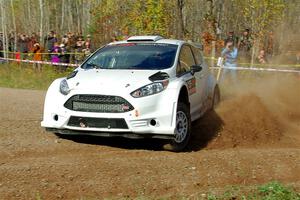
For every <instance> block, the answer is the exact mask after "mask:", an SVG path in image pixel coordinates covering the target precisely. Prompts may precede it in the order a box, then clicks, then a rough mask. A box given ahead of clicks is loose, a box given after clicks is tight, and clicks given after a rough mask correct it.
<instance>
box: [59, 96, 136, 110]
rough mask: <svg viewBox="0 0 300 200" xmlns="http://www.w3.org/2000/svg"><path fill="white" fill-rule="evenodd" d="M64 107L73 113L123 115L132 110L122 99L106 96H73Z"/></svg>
mask: <svg viewBox="0 0 300 200" xmlns="http://www.w3.org/2000/svg"><path fill="white" fill-rule="evenodd" d="M64 106H65V107H66V108H68V109H70V110H74V111H83V112H100V113H123V112H128V111H131V110H133V109H134V107H133V106H132V105H131V104H130V103H129V102H128V101H126V100H125V99H124V98H122V97H119V96H108V95H74V96H72V97H71V98H69V99H68V101H67V102H66V103H65V104H64Z"/></svg>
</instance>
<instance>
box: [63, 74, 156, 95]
mask: <svg viewBox="0 0 300 200" xmlns="http://www.w3.org/2000/svg"><path fill="white" fill-rule="evenodd" d="M157 72H158V70H103V69H90V70H79V71H78V73H77V74H76V76H75V77H74V78H70V79H68V84H69V87H70V89H71V90H77V92H78V90H80V91H81V92H83V91H85V93H89V92H99V93H102V94H105V93H106V94H117V93H123V92H126V93H128V92H129V93H130V92H132V91H134V90H136V89H138V88H140V87H143V86H144V85H147V84H149V83H151V81H150V80H149V76H151V75H153V74H155V73H157Z"/></svg>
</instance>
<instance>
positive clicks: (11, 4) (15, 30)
mask: <svg viewBox="0 0 300 200" xmlns="http://www.w3.org/2000/svg"><path fill="white" fill-rule="evenodd" d="M10 6H11V14H12V21H13V27H14V47H13V48H14V49H13V51H16V49H17V26H16V17H15V9H14V4H13V0H10Z"/></svg>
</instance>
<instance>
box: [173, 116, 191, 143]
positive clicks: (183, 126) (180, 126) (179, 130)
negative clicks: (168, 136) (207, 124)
mask: <svg viewBox="0 0 300 200" xmlns="http://www.w3.org/2000/svg"><path fill="white" fill-rule="evenodd" d="M187 132H188V119H187V116H186V114H185V113H184V112H182V111H178V112H177V113H176V129H175V142H177V143H181V142H182V141H184V139H185V138H186V135H187Z"/></svg>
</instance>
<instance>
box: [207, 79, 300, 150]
mask: <svg viewBox="0 0 300 200" xmlns="http://www.w3.org/2000/svg"><path fill="white" fill-rule="evenodd" d="M254 77H255V78H254ZM221 88H222V89H221V91H222V92H223V101H222V102H221V103H220V105H219V107H218V108H217V109H216V113H217V115H218V116H219V117H220V118H221V120H222V126H221V128H220V130H219V131H218V133H216V135H215V137H214V139H213V140H212V141H211V142H209V143H208V145H207V146H208V148H227V147H256V146H261V145H263V146H265V147H268V146H274V145H276V146H282V147H291V146H295V145H296V146H300V74H267V75H264V76H262V75H261V74H260V75H259V74H257V75H255V74H254V76H253V74H252V75H251V76H245V75H244V76H240V79H239V83H238V84H235V85H234V84H226V85H221ZM209 123H210V125H212V126H216V124H215V121H214V120H211V121H210V122H209Z"/></svg>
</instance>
